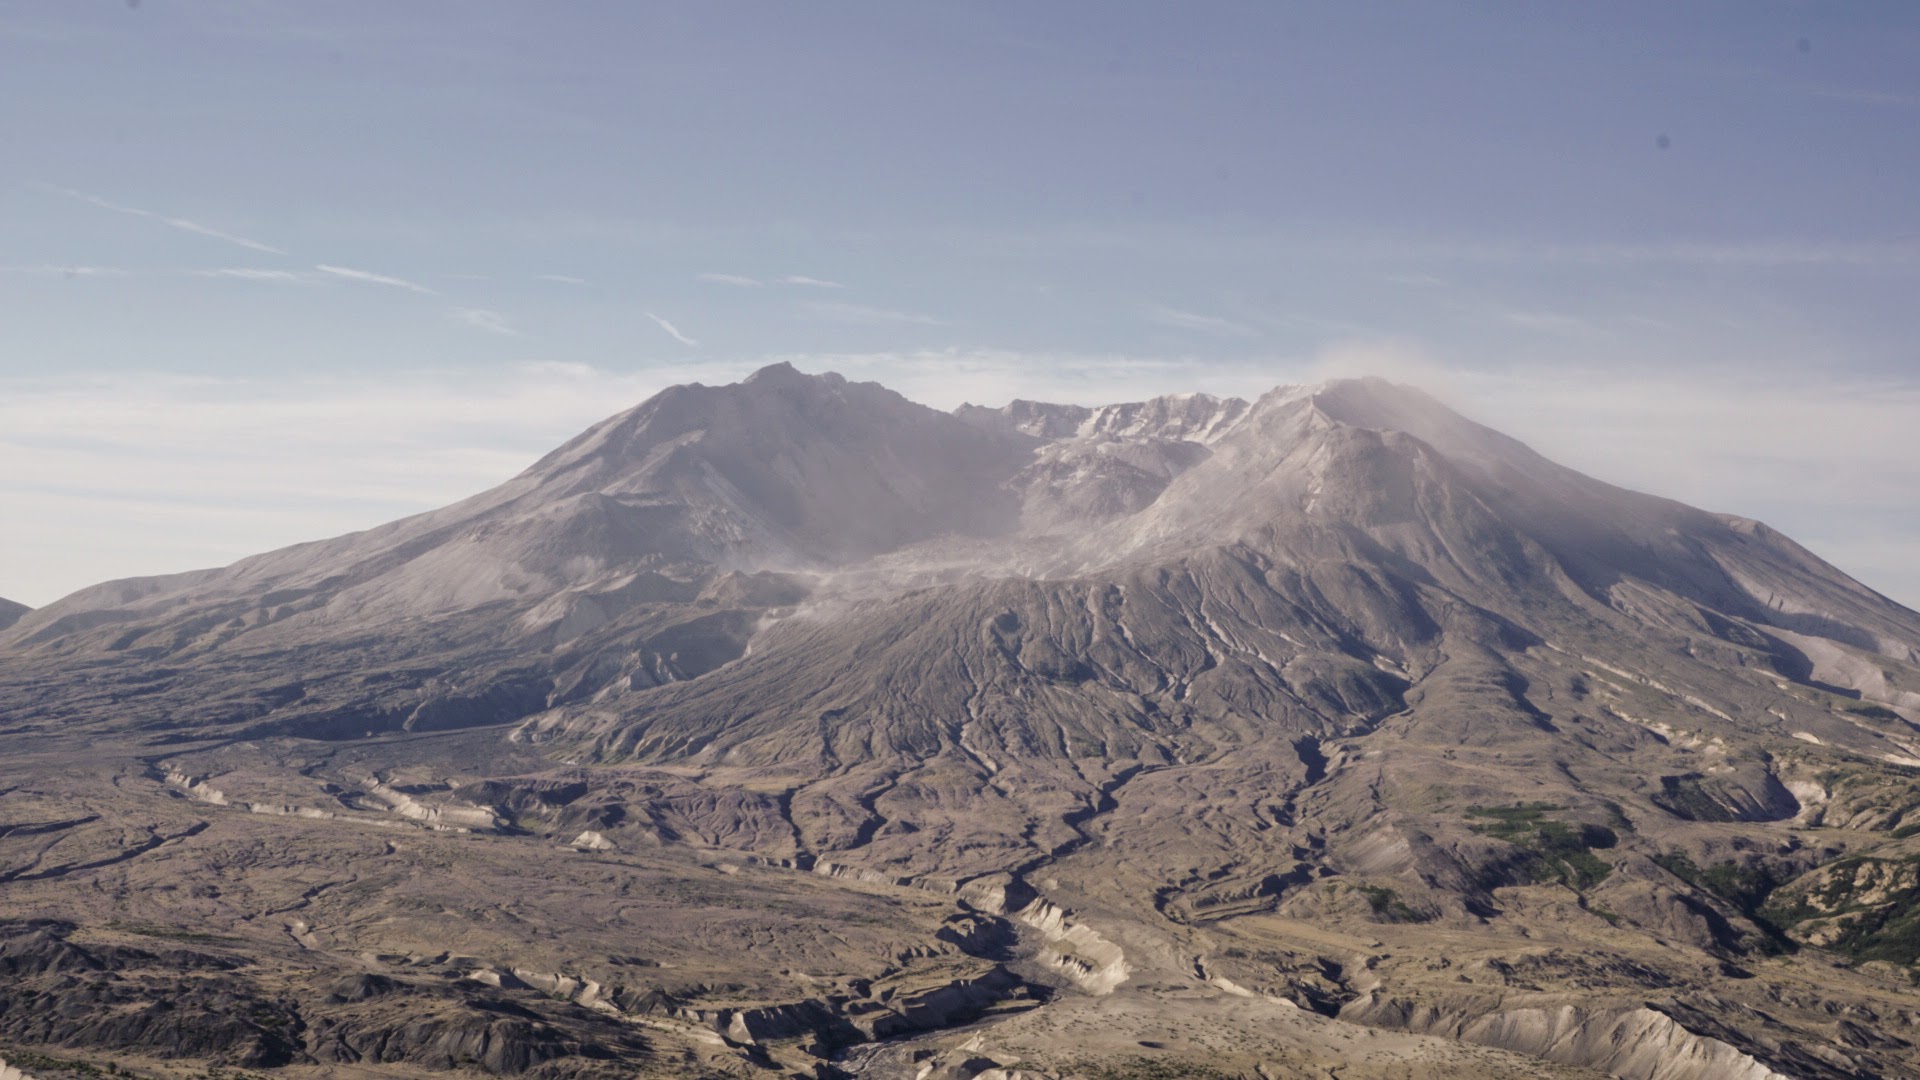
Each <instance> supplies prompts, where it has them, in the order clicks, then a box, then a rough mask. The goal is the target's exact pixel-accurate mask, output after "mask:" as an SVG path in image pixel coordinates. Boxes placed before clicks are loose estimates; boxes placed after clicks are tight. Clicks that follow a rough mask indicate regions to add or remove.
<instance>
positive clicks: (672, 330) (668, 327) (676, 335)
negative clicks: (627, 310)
mask: <svg viewBox="0 0 1920 1080" xmlns="http://www.w3.org/2000/svg"><path fill="white" fill-rule="evenodd" d="M646 315H647V318H649V319H652V320H653V322H654V325H656V326H658V327H659V328H660V329H662V330H665V331H666V332H667V336H668V337H671V338H672V339H673V340H675V341H677V342H679V343H680V344H682V345H685V346H686V347H688V348H690V349H697V348H699V347H700V343H699V342H697V341H695V340H693V339H692V338H690V337H688V336H687V335H685V334H683V333H681V332H680V328H679V327H677V326H675V325H673V324H672V323H670V322H668V321H667V320H665V319H663V318H661V317H660V316H658V315H655V314H654V313H653V312H651V311H649V312H647V313H646Z"/></svg>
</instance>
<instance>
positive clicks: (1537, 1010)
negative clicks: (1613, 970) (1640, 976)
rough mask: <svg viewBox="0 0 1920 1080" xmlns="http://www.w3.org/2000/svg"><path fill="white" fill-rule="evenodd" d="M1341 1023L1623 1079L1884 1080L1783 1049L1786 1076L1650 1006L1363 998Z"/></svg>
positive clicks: (1866, 1065) (1870, 1071)
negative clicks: (1503, 1004)
mask: <svg viewBox="0 0 1920 1080" xmlns="http://www.w3.org/2000/svg"><path fill="white" fill-rule="evenodd" d="M1340 1018H1341V1019H1343V1020H1350V1021H1353V1022H1355V1023H1361V1024H1367V1025H1370V1026H1373V1027H1383V1028H1392V1029H1395V1030H1400V1031H1410V1032H1414V1033H1417V1034H1426V1035H1442V1036H1445V1037H1447V1038H1452V1039H1459V1040H1462V1041H1464V1042H1470V1043H1477V1044H1479V1045H1482V1046H1492V1047H1498V1048H1500V1049H1503V1050H1511V1051H1514V1052H1516V1053H1521V1054H1526V1055H1529V1056H1531V1057H1537V1058H1543V1059H1545V1060H1547V1061H1554V1062H1559V1063H1561V1064H1565V1065H1578V1066H1581V1067H1584V1068H1589V1069H1598V1070H1600V1071H1603V1072H1606V1073H1609V1074H1610V1075H1612V1076H1615V1077H1617V1078H1619V1080H1805V1078H1807V1077H1822V1078H1834V1080H1838V1078H1843V1077H1844V1078H1849V1080H1851V1078H1859V1080H1865V1078H1866V1077H1870V1076H1877V1075H1881V1074H1880V1073H1878V1072H1876V1071H1874V1070H1875V1069H1876V1068H1877V1066H1875V1065H1874V1064H1873V1063H1872V1062H1871V1061H1870V1060H1854V1059H1850V1058H1847V1057H1845V1056H1844V1055H1840V1056H1839V1057H1840V1060H1839V1061H1838V1062H1833V1061H1826V1060H1822V1059H1820V1058H1817V1057H1812V1056H1810V1055H1807V1054H1805V1053H1803V1052H1797V1051H1789V1050H1787V1048H1784V1047H1778V1048H1776V1050H1777V1051H1778V1052H1784V1053H1788V1054H1789V1056H1792V1057H1794V1058H1796V1059H1797V1060H1795V1061H1793V1062H1792V1063H1791V1064H1790V1065H1784V1066H1783V1067H1785V1068H1791V1070H1792V1071H1790V1072H1783V1071H1780V1070H1779V1069H1776V1068H1775V1066H1774V1065H1772V1064H1769V1063H1768V1062H1766V1061H1763V1060H1761V1059H1760V1058H1758V1057H1755V1056H1754V1054H1753V1053H1750V1052H1749V1051H1748V1050H1746V1049H1741V1048H1740V1047H1736V1046H1734V1045H1731V1044H1730V1043H1728V1042H1725V1041H1722V1040H1721V1039H1718V1038H1714V1037H1711V1036H1709V1035H1703V1034H1699V1033H1697V1032H1695V1031H1693V1030H1690V1029H1689V1028H1688V1027H1687V1026H1684V1025H1682V1024H1681V1023H1680V1021H1678V1020H1676V1019H1674V1017H1672V1016H1670V1015H1668V1014H1667V1013H1666V1012H1663V1011H1661V1010H1660V1009H1657V1008H1655V1007H1652V1006H1648V1005H1638V1006H1620V1007H1617V1008H1611V1009H1609V1008H1604V1007H1595V1006H1587V1005H1572V1004H1562V1005H1538V1006H1518V1007H1495V1008H1494V1009H1492V1010H1486V1009H1485V1008H1484V1003H1469V1002H1465V1001H1461V1002H1458V1003H1453V1004H1442V1005H1435V1004H1415V1003H1413V1002H1410V1001H1404V1000H1395V999H1392V998H1388V997H1384V996H1379V995H1376V994H1366V995H1363V996H1361V997H1360V998H1358V999H1356V1000H1354V1001H1353V1002H1351V1003H1349V1004H1348V1005H1347V1006H1346V1007H1345V1008H1344V1009H1342V1010H1341V1011H1340ZM1769 1056H1771V1055H1769Z"/></svg>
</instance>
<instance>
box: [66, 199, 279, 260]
mask: <svg viewBox="0 0 1920 1080" xmlns="http://www.w3.org/2000/svg"><path fill="white" fill-rule="evenodd" d="M34 186H35V187H38V188H41V189H42V190H45V191H52V192H55V193H57V194H60V195H65V196H66V197H67V198H69V199H78V200H80V201H81V202H83V203H87V204H89V205H91V206H97V207H99V208H100V209H102V210H111V211H113V212H114V213H116V214H126V215H128V216H130V217H138V218H146V219H147V220H149V221H158V222H160V223H161V224H162V225H166V226H168V227H170V228H174V229H179V230H180V231H182V232H190V233H194V234H196V235H199V236H205V237H209V238H211V239H214V240H223V241H225V242H227V243H229V244H234V245H236V246H238V247H243V248H246V249H247V250H249V251H260V252H265V253H266V254H269V255H285V254H286V252H285V251H282V250H281V249H279V248H277V247H274V246H273V245H272V244H265V243H261V242H260V241H258V240H254V239H251V238H249V237H245V236H241V235H239V234H237V233H230V232H227V231H225V230H223V229H216V228H214V227H213V226H211V225H202V224H201V223H200V222H197V221H194V220H192V219H190V218H180V217H169V216H168V215H166V214H160V213H155V212H154V211H152V210H142V209H141V208H139V207H137V206H128V205H127V204H125V203H117V202H114V201H113V200H111V199H105V198H101V197H100V196H98V195H93V194H90V193H88V192H85V191H75V190H74V189H73V188H64V187H60V186H58V185H55V184H35V185H34Z"/></svg>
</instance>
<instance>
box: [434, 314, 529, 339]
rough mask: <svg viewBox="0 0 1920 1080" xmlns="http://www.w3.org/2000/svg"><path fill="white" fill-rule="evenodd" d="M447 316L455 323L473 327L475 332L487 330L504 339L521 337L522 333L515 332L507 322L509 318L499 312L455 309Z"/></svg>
mask: <svg viewBox="0 0 1920 1080" xmlns="http://www.w3.org/2000/svg"><path fill="white" fill-rule="evenodd" d="M447 315H448V316H449V317H450V318H452V319H453V321H454V322H457V323H463V324H465V325H467V326H471V327H473V328H474V329H475V330H485V331H486V332H487V333H489V334H499V335H501V336H503V337H520V336H521V335H520V331H518V330H515V329H514V328H513V326H512V324H510V323H508V322H507V317H506V316H505V315H502V314H500V313H499V312H497V311H489V310H487V309H486V308H454V309H453V310H452V311H450V312H448V313H447Z"/></svg>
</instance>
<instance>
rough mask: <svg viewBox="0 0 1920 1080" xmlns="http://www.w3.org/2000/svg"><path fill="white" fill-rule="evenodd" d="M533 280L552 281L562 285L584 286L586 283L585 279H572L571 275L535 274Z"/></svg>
mask: <svg viewBox="0 0 1920 1080" xmlns="http://www.w3.org/2000/svg"><path fill="white" fill-rule="evenodd" d="M534 280H535V281H554V282H558V283H560V284H562V285H585V284H586V283H587V279H586V278H583V277H574V276H573V275H572V274H536V275H534Z"/></svg>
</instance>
